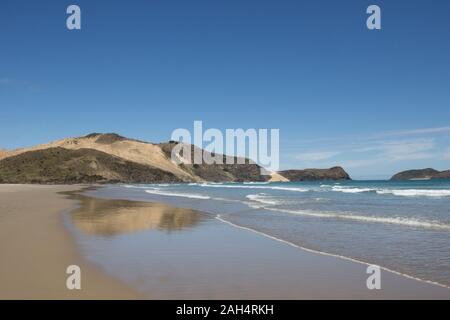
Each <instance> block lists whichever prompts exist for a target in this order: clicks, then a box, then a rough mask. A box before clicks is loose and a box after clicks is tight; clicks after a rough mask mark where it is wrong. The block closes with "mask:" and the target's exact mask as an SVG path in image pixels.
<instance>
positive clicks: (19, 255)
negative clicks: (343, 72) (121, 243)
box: [0, 185, 139, 299]
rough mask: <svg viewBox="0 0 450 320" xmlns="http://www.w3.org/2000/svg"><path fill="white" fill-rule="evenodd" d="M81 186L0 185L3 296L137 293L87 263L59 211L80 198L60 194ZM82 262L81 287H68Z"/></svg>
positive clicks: (0, 296)
mask: <svg viewBox="0 0 450 320" xmlns="http://www.w3.org/2000/svg"><path fill="white" fill-rule="evenodd" d="M80 188H81V187H79V186H34V185H0V260H1V263H0V299H130V298H138V297H139V296H138V295H137V293H136V292H135V291H134V290H133V289H131V288H130V287H128V286H126V285H124V284H122V283H121V282H120V281H118V280H116V279H113V278H111V277H108V276H106V275H105V274H104V273H103V272H101V270H99V269H98V268H96V267H94V266H92V265H91V264H89V263H87V262H86V261H85V260H84V259H83V258H82V257H81V255H80V254H79V252H78V251H77V248H76V246H75V244H74V242H73V239H72V238H71V235H70V234H69V232H68V231H67V230H66V229H65V228H64V226H63V223H62V216H61V213H62V212H63V211H64V210H67V209H69V208H71V207H73V206H74V205H75V204H76V203H75V201H71V200H68V199H66V198H65V197H64V196H63V195H61V194H58V192H61V191H73V190H77V189H80ZM69 265H78V266H80V268H81V272H82V282H81V286H82V289H81V290H68V289H67V288H66V279H67V277H68V275H67V274H66V268H67V266H69Z"/></svg>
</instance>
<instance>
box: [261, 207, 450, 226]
mask: <svg viewBox="0 0 450 320" xmlns="http://www.w3.org/2000/svg"><path fill="white" fill-rule="evenodd" d="M265 209H267V210H271V211H278V212H286V213H290V214H296V215H301V216H309V217H316V218H331V219H344V220H354V221H363V222H373V223H384V224H396V225H402V226H408V227H416V228H427V229H440V230H450V225H449V224H443V223H440V222H438V221H428V220H419V219H414V218H405V217H374V216H361V215H353V214H340V213H334V212H314V211H304V210H287V209H274V208H265Z"/></svg>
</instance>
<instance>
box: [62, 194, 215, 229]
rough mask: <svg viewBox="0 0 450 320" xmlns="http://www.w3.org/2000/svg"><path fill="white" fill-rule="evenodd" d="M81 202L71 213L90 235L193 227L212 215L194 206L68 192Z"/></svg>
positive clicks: (75, 222)
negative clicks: (187, 206) (106, 198)
mask: <svg viewBox="0 0 450 320" xmlns="http://www.w3.org/2000/svg"><path fill="white" fill-rule="evenodd" d="M67 194H68V195H69V197H70V198H72V199H77V200H79V202H80V206H79V208H77V209H75V210H74V211H73V212H72V214H71V219H72V222H73V224H74V225H75V226H76V227H77V228H78V229H79V230H81V231H82V232H84V233H86V234H89V235H99V236H115V235H119V234H124V233H132V232H138V231H143V230H149V229H157V230H164V231H168V232H171V231H178V230H181V229H185V228H192V227H194V226H195V225H197V224H198V223H200V221H201V220H204V219H207V218H208V217H207V216H206V215H204V214H202V213H200V212H197V211H194V210H190V209H180V208H173V207H169V206H166V205H164V204H160V203H148V202H136V201H127V200H105V199H97V198H91V197H88V196H83V195H80V194H76V193H67Z"/></svg>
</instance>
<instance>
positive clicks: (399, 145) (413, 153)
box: [367, 139, 435, 161]
mask: <svg viewBox="0 0 450 320" xmlns="http://www.w3.org/2000/svg"><path fill="white" fill-rule="evenodd" d="M434 148H435V143H434V140H433V139H415V140H400V141H383V142H378V146H373V147H372V150H373V151H380V152H381V154H380V156H381V157H382V158H384V159H386V160H391V161H399V160H420V159H428V158H432V157H434V156H435V153H434V152H431V151H433V149H434ZM367 150H368V151H369V149H367Z"/></svg>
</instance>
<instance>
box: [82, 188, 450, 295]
mask: <svg viewBox="0 0 450 320" xmlns="http://www.w3.org/2000/svg"><path fill="white" fill-rule="evenodd" d="M85 196H87V197H91V198H95V197H96V196H95V194H94V195H92V194H90V195H85ZM99 199H102V201H108V200H109V201H126V202H129V203H141V205H142V206H146V205H149V206H151V205H164V206H167V207H168V208H171V210H186V211H192V209H185V208H180V207H175V206H174V205H172V204H168V203H164V202H162V203H160V202H152V201H143V200H140V201H136V200H118V199H115V198H108V197H103V196H102V197H100V198H99ZM205 214H206V215H207V216H209V217H210V218H209V220H211V222H208V223H205V224H203V225H201V226H199V227H194V228H192V230H190V231H189V232H191V233H193V234H198V236H197V237H200V238H201V239H204V238H205V237H206V236H211V232H206V231H205V230H206V229H208V228H210V229H214V230H215V231H216V232H217V234H224V235H226V237H227V239H229V240H227V243H226V247H224V243H221V242H220V241H219V242H218V243H215V242H216V240H215V239H212V238H211V237H210V238H209V239H208V241H209V242H210V243H208V244H206V245H205V244H203V245H202V250H201V253H197V251H196V250H197V249H193V248H192V247H189V246H187V247H186V248H185V251H188V252H189V251H193V252H196V254H200V255H201V254H204V252H206V253H208V252H209V251H212V252H211V253H210V254H212V255H214V254H215V251H220V252H222V251H223V255H224V256H226V257H227V258H228V259H230V260H232V261H235V262H236V263H237V265H236V264H234V265H233V269H236V270H238V271H239V274H246V273H247V275H246V276H243V277H242V279H241V281H248V278H250V282H251V281H252V278H255V279H254V280H255V281H260V280H264V281H267V279H263V277H266V274H265V273H268V274H270V273H271V272H272V273H273V274H274V275H275V280H274V285H275V286H277V285H278V284H279V283H277V281H276V276H277V275H276V273H279V272H281V273H283V266H281V265H280V266H279V267H276V266H274V265H269V266H268V267H267V268H266V270H265V271H264V272H262V273H261V275H260V276H259V278H256V277H255V276H254V275H253V274H252V272H253V270H254V269H255V268H261V265H264V263H265V262H266V259H272V257H273V256H276V255H278V254H279V252H280V251H286V250H288V252H286V256H284V257H283V258H282V259H280V262H279V263H280V264H283V263H284V262H283V260H286V261H289V260H295V261H296V263H299V264H309V263H311V261H313V262H312V264H316V266H315V268H316V267H317V269H319V270H320V269H322V270H324V272H323V273H322V274H321V276H319V278H321V277H324V278H323V279H322V280H320V279H319V280H318V281H319V282H322V283H321V284H316V283H308V284H307V286H308V287H310V288H311V291H313V292H314V291H315V292H314V293H311V294H309V293H308V292H307V291H308V290H304V291H295V290H296V289H294V288H292V287H291V284H289V283H288V282H284V283H283V282H282V281H284V280H285V279H281V280H282V281H281V282H280V283H282V284H281V285H280V286H281V287H283V286H285V287H284V288H281V287H280V288H278V289H273V290H274V292H277V294H278V295H281V296H282V297H283V298H284V299H311V298H313V299H322V298H324V299H334V298H336V299H385V298H386V299H403V298H405V299H429V298H430V297H434V298H437V299H450V290H449V289H448V287H445V286H442V285H441V284H436V283H432V282H428V281H426V280H422V279H418V278H415V277H411V276H408V275H404V274H401V273H399V272H395V271H392V270H389V269H387V268H383V267H380V268H381V271H382V274H383V278H384V279H388V281H389V282H390V283H389V284H385V285H386V287H387V289H386V290H381V291H379V292H375V291H376V290H375V291H369V290H368V289H367V288H366V287H365V279H366V278H367V277H368V275H366V268H367V266H368V265H369V264H368V263H366V262H362V261H357V260H354V259H351V258H347V257H341V256H337V255H333V254H328V253H325V252H319V251H314V250H311V249H308V248H303V247H300V246H297V245H293V244H291V243H289V242H288V241H284V240H281V239H278V238H275V237H272V236H269V235H267V234H264V233H262V232H259V231H257V230H253V229H250V228H246V227H241V226H239V225H235V224H233V223H231V222H228V221H226V220H223V219H221V218H220V215H219V216H218V217H217V216H216V215H215V214H211V213H207V212H205ZM213 221H217V223H216V222H213ZM239 229H244V230H246V231H247V232H243V230H239ZM234 230H235V231H234ZM248 231H251V232H248ZM151 232H152V233H153V232H154V230H151ZM148 233H150V230H148ZM255 233H256V234H259V236H256V237H255ZM214 236H216V237H219V236H218V235H216V234H215V233H214ZM261 236H262V237H261ZM161 237H162V238H161ZM190 237H193V235H191V236H187V235H183V236H181V237H178V236H175V235H173V236H167V237H165V236H156V235H155V236H153V237H152V238H150V239H152V241H154V243H153V242H152V241H149V243H153V246H154V247H157V248H158V249H159V250H161V248H160V247H159V246H158V245H157V244H160V245H162V246H163V247H164V249H163V250H164V251H169V252H170V250H173V249H174V248H172V247H170V246H167V245H166V244H165V243H166V242H168V241H174V240H173V238H176V241H183V242H188V243H189V241H191V240H190ZM234 237H236V238H241V240H240V241H234ZM179 238H180V239H182V240H180V239H179ZM268 238H270V239H268ZM170 239H172V240H170ZM273 240H276V241H273ZM249 242H255V245H256V246H257V247H258V248H257V250H256V251H257V252H253V251H251V253H252V254H253V255H254V257H255V259H256V260H258V259H260V263H259V264H258V263H256V262H253V261H247V260H246V259H248V257H243V256H240V255H239V254H238V253H236V252H235V251H240V250H247V249H245V248H246V247H247V246H248V243H249ZM118 243H120V242H118ZM156 243H157V244H156ZM196 244H198V243H197V242H196ZM214 245H215V247H214ZM286 245H287V246H286ZM95 246H96V244H93V247H94V248H95ZM88 247H89V246H88ZM227 247H228V248H227ZM265 247H273V249H268V250H265V249H264V248H265ZM286 247H290V248H288V249H287V248H286ZM292 247H293V248H292ZM102 248H103V247H102ZM91 249H92V248H91ZM97 249H98V248H97ZM97 249H96V250H97ZM253 249H255V248H254V247H253ZM291 249H292V250H291ZM299 249H300V250H299ZM176 250H178V248H176ZM259 251H260V252H259ZM176 252H177V251H175V252H174V255H173V256H170V257H165V255H164V254H162V255H161V256H162V257H163V258H167V261H168V265H170V264H172V263H173V264H175V263H179V262H180V261H184V260H183V259H182V258H185V259H186V260H187V263H189V259H190V257H185V256H184V255H183V256H181V257H177V256H176ZM130 257H131V258H134V256H130ZM157 258H158V259H159V258H160V256H158V257H157ZM337 258H339V259H337ZM214 259H215V257H214V256H208V257H207V258H205V257H203V256H200V257H198V261H200V262H203V263H205V264H207V265H208V268H212V269H215V268H217V269H219V270H220V272H216V273H213V274H214V275H215V277H222V276H224V274H227V273H233V272H234V271H236V270H234V271H233V272H232V271H230V270H221V268H222V266H220V265H219V264H218V263H216V262H215V261H214ZM217 259H219V260H220V259H222V257H221V256H220V255H218V256H217ZM100 260H101V259H100ZM306 260H309V261H306ZM198 261H197V262H196V263H198ZM147 262H148V263H149V264H150V265H149V268H150V269H153V270H154V269H156V270H154V271H155V273H158V272H160V273H164V272H163V271H161V270H158V268H160V266H158V267H157V268H155V267H152V261H147ZM100 264H101V262H100ZM239 264H243V265H246V266H247V265H249V266H251V268H248V269H246V268H243V267H241V266H239ZM330 264H332V265H337V266H338V267H337V269H339V271H338V273H343V274H344V277H346V278H348V279H352V280H351V281H355V279H358V281H359V284H360V285H359V286H357V287H355V286H354V285H353V284H350V283H340V284H339V286H344V287H345V286H347V289H348V290H347V291H348V292H345V293H343V292H340V289H336V290H332V289H331V290H330V293H327V292H317V291H318V289H317V287H322V286H323V284H324V283H326V282H327V281H332V282H336V283H337V282H340V280H339V279H337V278H338V276H337V275H335V274H333V272H334V271H335V270H334V268H333V267H329V266H328V265H330ZM111 269H114V268H111ZM119 269H120V268H119ZM313 269H314V268H313ZM114 272H116V276H117V275H119V276H120V274H121V273H124V270H115V271H113V272H112V273H114ZM183 273H186V274H187V275H186V277H189V273H192V271H191V270H189V268H187V269H186V270H183ZM193 273H195V272H193ZM209 273H211V272H209ZM353 273H355V274H353ZM356 273H357V274H356ZM287 274H288V275H290V276H291V277H292V278H297V279H298V278H305V279H306V278H317V277H318V273H317V272H314V271H310V270H309V271H308V272H302V271H296V270H293V269H289V270H287ZM141 276H142V275H141ZM147 276H148V277H152V276H153V275H152V274H147ZM178 276H179V275H178ZM183 276H184V275H183ZM197 276H198V277H201V276H204V277H205V278H206V279H207V278H208V272H206V273H205V274H197ZM129 278H132V277H129ZM211 278H214V277H211ZM236 278H237V279H239V277H236ZM327 278H328V280H327ZM194 279H197V278H194ZM129 281H130V282H132V279H131V280H130V279H129ZM205 281H206V280H205ZM228 281H236V279H231V280H228ZM296 281H298V280H296ZM269 282H270V281H269ZM300 282H301V283H302V284H304V283H303V282H304V281H300ZM306 282H308V281H306ZM294 283H295V281H294ZM171 285H173V286H174V287H176V286H179V285H180V284H179V283H173V284H171ZM397 285H398V286H399V288H396V286H397ZM153 286H155V284H153ZM156 286H157V284H156ZM220 286H224V287H226V285H225V284H224V283H221V282H220V281H219V283H218V287H220ZM259 286H260V285H259V284H257V285H255V284H253V287H251V288H250V290H251V291H252V292H253V294H255V296H252V295H246V294H243V293H242V292H239V291H237V292H235V293H234V294H235V295H227V294H223V295H219V296H214V298H218V299H221V298H224V297H225V299H233V298H238V299H253V298H255V297H257V298H261V299H273V298H274V296H276V295H277V294H275V295H273V294H272V293H270V292H265V293H260V292H258V291H259V289H258V288H259ZM169 287H170V285H169ZM271 288H273V285H272V286H271ZM407 288H409V289H407ZM165 290H166V288H158V287H156V288H155V291H156V292H153V294H155V295H156V298H157V299H158V298H162V299H167V298H168V299H173V298H175V299H180V298H181V299H183V298H184V299H185V298H188V299H192V298H193V299H208V298H211V297H209V296H204V295H202V294H204V293H202V290H203V288H197V289H192V290H191V289H190V290H191V291H193V292H195V291H196V290H198V292H196V293H192V294H191V295H189V296H188V297H185V296H182V295H181V296H180V295H177V294H175V295H174V294H173V292H172V293H170V292H165V293H163V294H161V293H158V292H157V291H162V292H164V291H165ZM209 290H212V289H211V288H209ZM271 290H272V289H271ZM411 290H412V291H413V292H411ZM169 291H170V290H169ZM225 291H226V290H225ZM225 291H224V292H225ZM414 291H415V292H414ZM293 292H296V294H293Z"/></svg>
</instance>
